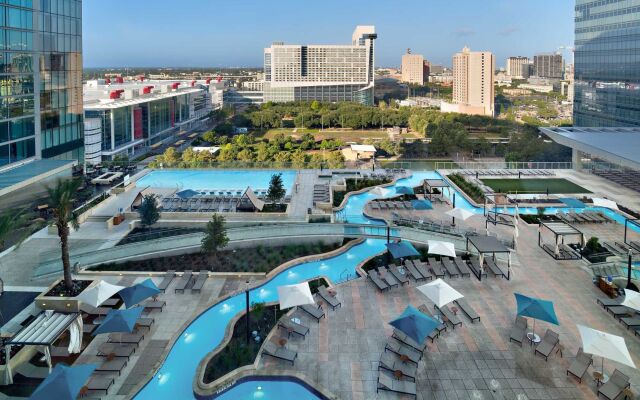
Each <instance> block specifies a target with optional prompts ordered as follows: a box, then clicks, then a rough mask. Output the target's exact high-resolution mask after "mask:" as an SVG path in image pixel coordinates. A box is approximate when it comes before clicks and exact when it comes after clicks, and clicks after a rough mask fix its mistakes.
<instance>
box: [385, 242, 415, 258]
mask: <svg viewBox="0 0 640 400" xmlns="http://www.w3.org/2000/svg"><path fill="white" fill-rule="evenodd" d="M386 246H387V250H389V253H391V256H392V257H393V258H394V259H395V258H406V257H413V256H419V255H420V253H419V252H418V250H416V248H415V247H413V245H412V244H411V243H409V242H391V243H387V244H386Z"/></svg>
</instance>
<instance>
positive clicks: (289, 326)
mask: <svg viewBox="0 0 640 400" xmlns="http://www.w3.org/2000/svg"><path fill="white" fill-rule="evenodd" d="M278 326H279V327H281V328H284V329H286V331H287V335H288V336H289V337H291V334H292V333H297V334H298V335H300V336H302V337H306V336H307V333H309V328H308V327H306V326H304V325H302V324H299V323H297V322H293V321H292V320H291V319H289V317H287V316H285V317H284V318H282V319H281V320H280V321H278Z"/></svg>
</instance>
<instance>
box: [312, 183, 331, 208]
mask: <svg viewBox="0 0 640 400" xmlns="http://www.w3.org/2000/svg"><path fill="white" fill-rule="evenodd" d="M329 194H330V188H329V184H323V185H314V186H313V203H314V204H316V203H328V202H329Z"/></svg>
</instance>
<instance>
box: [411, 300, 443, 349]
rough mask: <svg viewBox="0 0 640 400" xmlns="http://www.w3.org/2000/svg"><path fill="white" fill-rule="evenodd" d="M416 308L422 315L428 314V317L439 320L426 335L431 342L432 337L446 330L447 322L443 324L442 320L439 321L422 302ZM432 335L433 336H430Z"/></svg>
mask: <svg viewBox="0 0 640 400" xmlns="http://www.w3.org/2000/svg"><path fill="white" fill-rule="evenodd" d="M418 310H419V311H420V312H421V313H423V314H424V315H426V316H428V317H429V318H433V319H435V320H436V321H438V322H440V325H438V326H437V327H436V329H435V331H433V332H431V334H430V335H429V336H428V338H429V339H431V342H433V339H434V338H435V337H438V336H439V335H440V334H441V333H442V332H445V331H446V330H447V324H445V323H444V322H443V321H440V320H439V319H438V318H436V317H435V316H434V315H433V313H432V312H431V311H430V310H429V307H427V305H426V304H422V305H420V306H418ZM432 335H434V336H433V337H432Z"/></svg>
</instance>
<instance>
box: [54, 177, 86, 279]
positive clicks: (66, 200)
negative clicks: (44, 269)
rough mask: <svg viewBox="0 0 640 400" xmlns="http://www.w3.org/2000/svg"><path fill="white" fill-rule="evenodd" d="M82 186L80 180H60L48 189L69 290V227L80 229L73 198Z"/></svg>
mask: <svg viewBox="0 0 640 400" xmlns="http://www.w3.org/2000/svg"><path fill="white" fill-rule="evenodd" d="M81 185H82V181H81V180H80V179H68V180H59V181H58V182H57V183H56V185H55V186H53V187H47V193H48V194H49V205H50V206H51V208H52V209H53V219H54V224H55V226H56V228H58V237H59V238H60V250H61V253H62V254H61V258H62V270H63V272H64V285H65V287H66V288H67V289H68V290H70V289H72V288H73V280H72V279H71V263H70V261H69V225H71V226H72V227H73V229H76V230H77V229H78V228H80V225H79V224H78V219H77V215H76V214H75V213H74V212H73V196H74V195H75V194H76V192H77V191H78V189H79V188H80V186H81Z"/></svg>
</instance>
